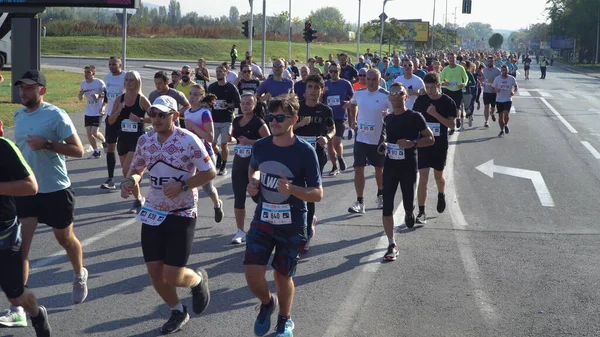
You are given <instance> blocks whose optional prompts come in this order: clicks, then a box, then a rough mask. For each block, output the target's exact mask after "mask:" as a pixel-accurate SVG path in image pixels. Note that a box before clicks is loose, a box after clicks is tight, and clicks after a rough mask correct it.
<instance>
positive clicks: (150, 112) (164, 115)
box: [148, 111, 174, 119]
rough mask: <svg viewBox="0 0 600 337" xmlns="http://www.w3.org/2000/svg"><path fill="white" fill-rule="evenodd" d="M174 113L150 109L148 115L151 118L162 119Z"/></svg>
mask: <svg viewBox="0 0 600 337" xmlns="http://www.w3.org/2000/svg"><path fill="white" fill-rule="evenodd" d="M172 114H174V112H158V113H156V112H153V111H148V117H150V118H156V117H158V118H160V119H165V118H167V116H169V115H172Z"/></svg>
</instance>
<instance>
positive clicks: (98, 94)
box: [77, 65, 108, 159]
mask: <svg viewBox="0 0 600 337" xmlns="http://www.w3.org/2000/svg"><path fill="white" fill-rule="evenodd" d="M83 72H84V76H85V79H84V80H83V81H81V84H80V85H79V94H78V95H77V98H79V101H80V102H81V101H82V100H83V97H84V96H85V99H86V104H85V117H84V118H85V120H84V126H85V131H86V132H87V138H88V141H89V142H90V145H91V146H92V149H93V150H94V152H93V153H92V154H91V155H90V156H89V157H88V158H87V159H98V158H100V156H101V154H100V150H99V149H98V143H97V142H96V139H97V140H99V141H100V142H102V147H103V148H106V147H107V146H108V145H107V144H106V139H104V135H102V133H101V132H99V131H98V129H99V128H100V122H101V120H102V116H104V115H105V114H106V110H105V109H106V101H105V99H104V97H105V96H106V85H105V84H104V82H103V81H102V80H100V79H97V78H95V77H94V76H96V67H94V66H93V65H89V66H85V67H84V68H83Z"/></svg>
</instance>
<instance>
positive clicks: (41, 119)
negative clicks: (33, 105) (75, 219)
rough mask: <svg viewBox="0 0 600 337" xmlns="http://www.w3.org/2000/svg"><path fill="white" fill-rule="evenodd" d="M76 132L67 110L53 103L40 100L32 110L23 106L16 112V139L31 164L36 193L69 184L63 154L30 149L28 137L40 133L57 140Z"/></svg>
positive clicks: (56, 189)
mask: <svg viewBox="0 0 600 337" xmlns="http://www.w3.org/2000/svg"><path fill="white" fill-rule="evenodd" d="M76 132H77V131H76V130H75V126H74V125H73V122H72V121H71V118H69V116H68V115H67V113H66V112H65V111H64V110H63V109H60V108H58V107H56V106H54V105H52V104H49V103H46V102H44V103H42V105H41V106H40V107H39V108H38V109H37V110H35V111H33V112H26V108H25V107H22V108H20V109H19V110H17V111H16V112H15V140H16V143H17V146H18V147H19V150H21V152H22V153H23V157H24V158H25V160H26V161H27V163H28V164H29V166H31V169H32V170H33V173H34V174H35V177H36V179H37V182H38V193H51V192H56V191H60V190H64V189H65V188H68V187H69V186H71V181H70V180H69V176H68V175H67V164H66V161H65V156H63V155H62V154H58V153H56V152H54V151H49V150H44V149H42V150H38V151H33V150H32V149H31V147H29V144H27V142H26V140H27V136H28V135H31V136H40V137H42V138H44V139H49V140H51V141H52V142H55V143H59V142H62V141H64V140H65V139H67V138H69V137H71V136H72V135H73V134H75V133H76Z"/></svg>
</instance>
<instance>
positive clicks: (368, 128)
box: [358, 121, 375, 134]
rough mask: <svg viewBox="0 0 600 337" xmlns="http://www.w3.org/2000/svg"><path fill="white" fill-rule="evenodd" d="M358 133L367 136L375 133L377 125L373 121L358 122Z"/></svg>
mask: <svg viewBox="0 0 600 337" xmlns="http://www.w3.org/2000/svg"><path fill="white" fill-rule="evenodd" d="M358 132H360V133H366V134H374V133H375V123H374V122H371V121H360V122H358Z"/></svg>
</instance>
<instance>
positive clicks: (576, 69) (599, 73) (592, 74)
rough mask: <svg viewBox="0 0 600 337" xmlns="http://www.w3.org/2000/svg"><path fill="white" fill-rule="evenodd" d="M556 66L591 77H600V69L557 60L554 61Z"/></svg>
mask: <svg viewBox="0 0 600 337" xmlns="http://www.w3.org/2000/svg"><path fill="white" fill-rule="evenodd" d="M554 67H557V68H561V69H564V70H566V71H570V72H572V73H576V74H581V75H586V76H589V77H594V78H598V79H600V70H596V69H589V68H584V67H578V66H573V65H570V64H564V63H560V62H556V61H555V62H554Z"/></svg>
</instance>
